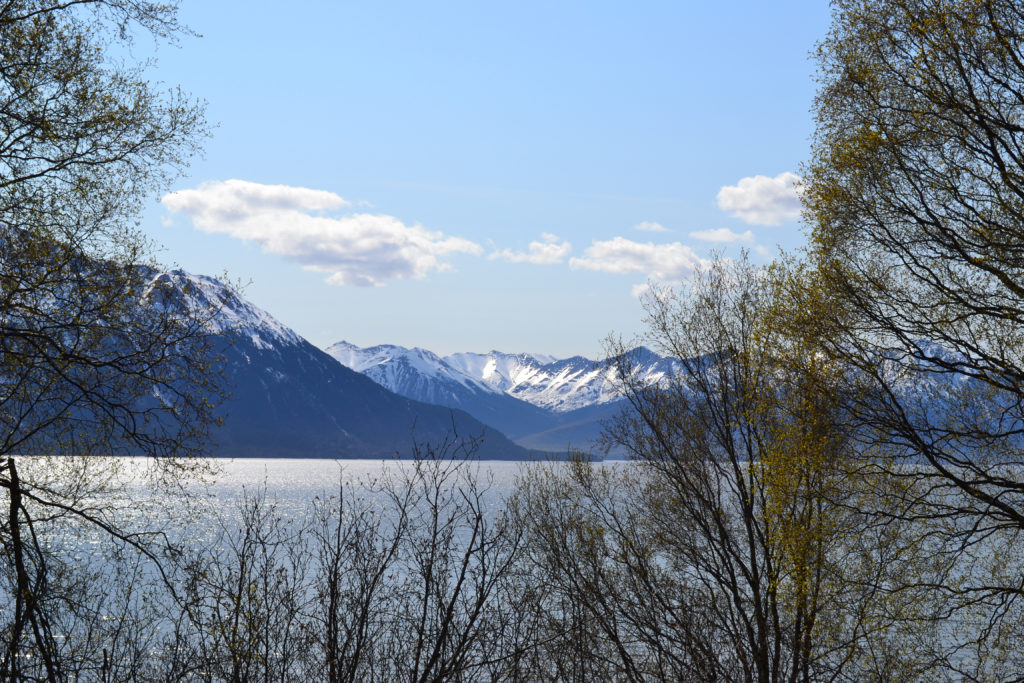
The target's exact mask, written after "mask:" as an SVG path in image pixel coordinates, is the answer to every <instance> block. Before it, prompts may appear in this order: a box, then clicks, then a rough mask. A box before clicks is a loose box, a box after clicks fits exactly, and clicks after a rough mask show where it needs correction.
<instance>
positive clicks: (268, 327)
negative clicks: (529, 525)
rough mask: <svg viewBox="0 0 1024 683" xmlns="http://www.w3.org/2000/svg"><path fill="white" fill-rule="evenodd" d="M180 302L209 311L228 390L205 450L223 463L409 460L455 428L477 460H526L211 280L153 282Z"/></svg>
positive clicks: (462, 416) (171, 277)
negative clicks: (476, 441)
mask: <svg viewBox="0 0 1024 683" xmlns="http://www.w3.org/2000/svg"><path fill="white" fill-rule="evenodd" d="M161 278H163V279H165V281H170V283H171V284H172V285H173V287H172V288H171V290H170V291H172V292H173V293H174V294H175V295H177V294H179V293H180V294H181V299H180V300H179V305H180V302H181V300H184V301H185V302H186V304H185V305H189V306H193V307H197V308H199V309H201V310H204V311H209V312H211V314H212V318H211V320H210V324H209V327H210V329H211V330H212V331H214V332H216V333H217V334H218V335H219V337H220V338H221V342H220V343H219V344H218V347H219V348H218V354H219V356H220V357H219V359H218V360H217V364H218V365H219V366H220V367H221V368H222V369H223V374H224V376H225V378H226V385H227V388H228V390H229V391H230V392H231V396H230V398H229V399H228V400H227V401H226V402H225V403H224V404H223V407H224V410H225V412H226V417H225V420H224V424H223V426H222V427H220V428H219V429H217V430H215V432H214V433H213V439H214V441H215V442H216V443H215V445H214V446H213V447H212V448H211V453H213V454H216V455H227V456H235V457H238V456H262V457H305V458H316V457H333V458H367V457H369V458H376V457H393V456H394V455H396V454H398V455H409V454H410V453H411V450H412V445H413V441H414V440H416V441H419V442H421V443H423V442H435V443H436V442H438V441H440V440H441V439H443V438H445V437H446V436H447V435H448V434H449V433H450V432H451V430H452V429H453V428H454V429H455V430H456V431H457V432H458V434H459V435H461V436H465V437H477V436H481V435H482V436H483V441H482V445H481V447H480V450H479V452H478V455H479V456H480V457H483V458H502V459H505V458H512V459H520V458H526V457H528V453H527V452H526V451H525V450H523V449H522V448H520V447H518V446H516V445H515V444H513V443H512V442H511V441H509V440H508V439H507V438H506V437H505V436H504V435H503V434H501V433H499V432H498V431H497V430H496V429H494V428H493V427H490V426H487V425H485V424H483V423H482V422H480V421H479V420H477V419H475V418H473V417H471V416H470V415H469V414H467V413H465V412H463V411H461V410H457V409H451V408H448V407H442V406H438V405H433V404H428V403H424V402H419V401H415V400H410V399H409V398H407V397H404V396H399V395H398V394H396V393H393V392H391V391H389V390H387V389H386V388H385V387H383V386H381V385H380V384H378V383H377V382H374V381H373V380H371V379H370V378H368V377H366V376H364V375H362V374H360V373H358V372H354V371H352V370H350V369H349V368H347V367H345V366H343V365H341V364H340V363H338V362H336V361H335V360H334V359H333V358H331V357H330V356H328V355H327V354H326V353H324V352H323V351H321V350H320V349H318V348H316V347H315V346H313V345H312V344H310V343H309V342H307V341H306V340H305V339H303V338H302V337H300V336H299V335H297V334H295V332H293V331H292V330H290V329H289V328H288V327H287V326H285V325H283V324H281V323H280V322H279V321H277V320H276V319H275V318H274V317H273V316H271V315H270V314H269V313H267V312H266V311H263V310H262V309H260V308H259V307H257V306H255V305H253V304H252V303H251V302H248V301H246V300H245V299H243V298H241V297H239V296H238V295H236V294H235V293H234V292H232V290H231V289H230V288H228V287H225V286H224V285H223V284H221V283H220V282H219V281H217V280H215V279H213V278H209V277H204V276H195V275H190V274H188V273H185V272H183V271H173V272H169V273H162V274H159V275H158V276H157V279H161Z"/></svg>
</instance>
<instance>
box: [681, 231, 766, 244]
mask: <svg viewBox="0 0 1024 683" xmlns="http://www.w3.org/2000/svg"><path fill="white" fill-rule="evenodd" d="M690 237H692V238H694V239H697V240H702V241H704V242H753V241H754V233H753V232H751V231H750V230H747V231H746V232H742V233H739V232H733V231H732V230H730V229H729V228H718V229H717V230H698V231H696V232H691V233H690Z"/></svg>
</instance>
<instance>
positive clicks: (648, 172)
mask: <svg viewBox="0 0 1024 683" xmlns="http://www.w3.org/2000/svg"><path fill="white" fill-rule="evenodd" d="M181 15H182V18H183V20H184V21H185V22H186V23H188V24H189V25H190V26H191V27H192V28H193V29H194V30H196V31H197V32H199V33H200V34H202V37H201V38H186V39H184V40H183V41H181V44H180V46H179V47H166V46H162V47H160V48H159V49H158V51H157V59H158V65H157V68H156V69H155V70H154V71H153V72H152V78H153V79H154V80H159V81H162V82H164V83H166V84H168V85H176V84H180V85H181V86H182V87H183V88H184V89H186V90H188V91H189V92H191V93H192V94H193V95H195V96H196V97H198V98H201V99H204V100H206V101H207V103H208V105H207V106H208V108H207V116H208V118H209V119H210V121H211V122H213V123H214V124H216V125H217V128H216V129H215V131H214V135H213V137H212V138H211V139H210V140H209V141H208V142H207V144H206V145H205V148H206V152H205V155H204V158H202V159H197V160H196V161H195V162H194V163H193V164H192V166H191V167H190V168H189V169H188V173H187V175H186V177H184V178H182V179H180V180H179V181H178V182H177V183H176V184H175V186H174V190H176V192H174V193H172V194H170V195H168V196H166V197H163V198H162V201H156V202H154V203H153V204H152V206H151V208H150V209H149V210H148V211H147V212H146V214H145V216H144V226H145V228H146V230H147V232H149V233H150V234H151V235H152V236H153V237H154V238H155V239H156V240H157V241H158V242H160V243H161V244H163V245H164V246H165V251H163V252H162V254H161V258H162V259H163V260H165V261H167V262H169V263H174V264H177V265H179V266H181V267H183V268H185V269H187V270H190V271H193V272H199V273H205V274H212V275H219V274H223V273H225V272H226V273H227V274H228V275H229V276H230V277H231V278H233V279H235V280H240V281H242V282H246V283H249V284H248V285H247V287H246V289H245V293H246V296H247V297H248V298H250V299H251V300H252V301H254V302H255V303H256V304H257V305H259V306H261V307H263V308H265V309H267V310H268V311H270V312H271V313H272V314H273V315H275V316H276V317H278V318H279V319H280V320H281V321H282V322H284V323H285V324H287V325H289V326H291V327H292V328H294V329H295V330H296V331H297V332H298V333H299V334H301V335H303V336H305V337H306V338H307V339H309V340H310V341H311V342H313V343H314V344H318V345H321V346H325V345H328V344H330V343H333V342H335V341H338V340H341V339H345V340H348V341H350V342H353V343H356V344H359V345H370V344H377V343H385V342H386V343H396V344H402V345H405V346H422V347H425V348H429V349H431V350H434V351H437V352H439V353H449V352H453V351H487V350H490V349H494V348H496V349H499V350H503V351H513V352H517V351H530V352H543V353H550V354H553V355H557V356H567V355H573V354H582V355H588V356H591V357H599V356H600V355H601V340H602V339H603V338H604V337H605V336H606V335H607V334H608V333H610V332H615V333H620V334H623V335H625V336H627V337H629V336H631V335H633V334H634V333H636V332H639V331H641V330H642V327H643V322H642V319H643V312H642V309H641V307H640V303H639V300H638V298H637V296H636V294H637V292H638V291H640V290H641V289H642V286H643V284H644V283H646V282H648V280H653V281H657V282H669V283H673V282H678V281H680V280H682V279H685V278H686V277H687V275H688V274H689V273H690V272H692V269H693V268H694V267H696V266H698V265H699V263H700V262H701V260H703V259H707V258H709V257H710V256H711V255H712V254H713V253H716V251H717V252H720V253H724V254H726V255H728V254H734V253H736V250H737V249H738V248H739V247H741V246H745V247H747V248H749V249H751V250H753V252H754V254H755V259H758V260H766V259H768V258H770V256H771V254H773V253H774V252H776V251H777V249H778V247H780V246H781V247H782V248H785V249H793V248H796V247H798V246H799V245H800V244H802V242H803V233H802V230H801V227H800V225H799V222H798V220H797V219H796V217H795V212H794V210H793V209H794V206H795V199H794V196H793V191H792V189H791V184H792V180H793V178H794V177H795V176H794V175H792V174H794V173H798V172H799V165H800V163H801V162H802V160H804V159H805V158H806V157H807V154H808V147H809V139H810V136H811V133H812V131H813V118H812V115H811V113H810V108H811V106H812V100H813V96H814V89H815V86H814V81H813V74H814V63H813V62H812V61H811V60H810V58H809V55H810V53H811V51H812V50H813V47H814V44H815V42H816V41H817V40H820V39H821V38H822V37H823V36H824V34H825V31H826V30H827V28H828V22H829V9H828V6H827V3H826V2H823V1H817V2H791V3H764V2H734V3H729V4H727V5H716V4H713V3H705V2H636V1H634V2H629V3H625V2H619V3H599V2H586V3H584V2H578V3H577V2H557V3H556V2H544V3H534V2H516V3H501V4H498V3H470V2H464V3H462V2H449V3H429V4H428V3H397V2H372V3H364V2H360V3H349V2H303V1H299V0H296V1H294V2H291V3H287V4H282V3H280V2H273V3H271V2H259V1H249V2H245V3H233V2H208V1H199V0H183V2H182V9H181ZM139 49H141V48H139ZM156 199H160V198H156ZM724 239H731V240H733V241H731V242H730V241H722V240H724Z"/></svg>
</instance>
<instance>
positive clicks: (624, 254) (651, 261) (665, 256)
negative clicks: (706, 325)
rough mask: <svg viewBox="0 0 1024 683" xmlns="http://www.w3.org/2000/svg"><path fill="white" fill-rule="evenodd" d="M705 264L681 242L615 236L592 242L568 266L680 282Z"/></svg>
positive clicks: (706, 263)
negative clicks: (637, 274)
mask: <svg viewBox="0 0 1024 683" xmlns="http://www.w3.org/2000/svg"><path fill="white" fill-rule="evenodd" d="M708 263H709V261H707V260H705V259H702V258H700V257H699V256H697V254H696V253H695V252H694V251H693V249H691V248H690V247H688V246H686V245H685V244H682V243H680V242H670V243H669V244H653V243H651V242H634V241H632V240H628V239H626V238H624V237H615V238H613V239H611V240H608V241H605V242H594V243H593V244H591V245H590V246H589V247H587V248H586V249H585V250H584V251H583V256H582V257H581V258H572V259H570V260H569V267H570V268H573V269H584V270H595V271H600V272H604V273H645V274H646V275H647V277H648V278H650V279H652V280H655V281H659V282H679V281H680V280H684V279H686V278H688V277H689V276H690V275H692V274H693V272H694V270H696V269H697V268H700V267H703V266H706V265H708ZM635 293H636V288H635V287H634V294H635Z"/></svg>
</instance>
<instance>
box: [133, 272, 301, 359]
mask: <svg viewBox="0 0 1024 683" xmlns="http://www.w3.org/2000/svg"><path fill="white" fill-rule="evenodd" d="M153 291H160V292H162V293H164V294H165V296H164V297H163V300H162V301H161V302H160V303H159V305H162V306H164V307H168V306H169V305H171V304H170V301H169V300H168V297H172V298H174V299H175V301H176V303H177V305H182V304H183V303H184V305H187V306H189V308H190V309H191V310H192V311H193V312H195V313H197V314H198V315H199V316H200V317H201V318H207V319H208V322H207V327H208V329H209V331H210V332H213V333H215V334H222V333H231V334H234V335H237V336H239V337H241V338H248V339H249V341H250V342H252V345H253V346H255V347H256V348H257V349H271V348H274V347H275V346H280V345H284V346H295V345H298V344H301V343H302V341H303V340H302V337H300V336H299V335H297V334H296V333H295V332H294V331H292V330H291V329H290V328H289V327H286V326H285V325H283V324H282V323H281V322H280V321H278V320H277V319H276V318H275V317H274V316H272V315H270V314H269V313H267V312H266V311H264V310H263V309H261V308H259V307H258V306H254V305H253V304H252V303H250V302H248V301H246V300H245V299H243V298H241V297H240V296H238V294H236V293H235V291H234V290H233V289H232V288H230V287H228V286H227V285H225V284H224V283H223V282H221V281H220V280H218V279H216V278H212V277H209V276H207V275H193V274H192V273H188V272H186V271H184V270H171V271H164V272H159V273H156V274H155V275H154V276H153V278H152V280H151V281H150V283H149V286H148V287H147V294H148V293H151V292H153Z"/></svg>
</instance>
